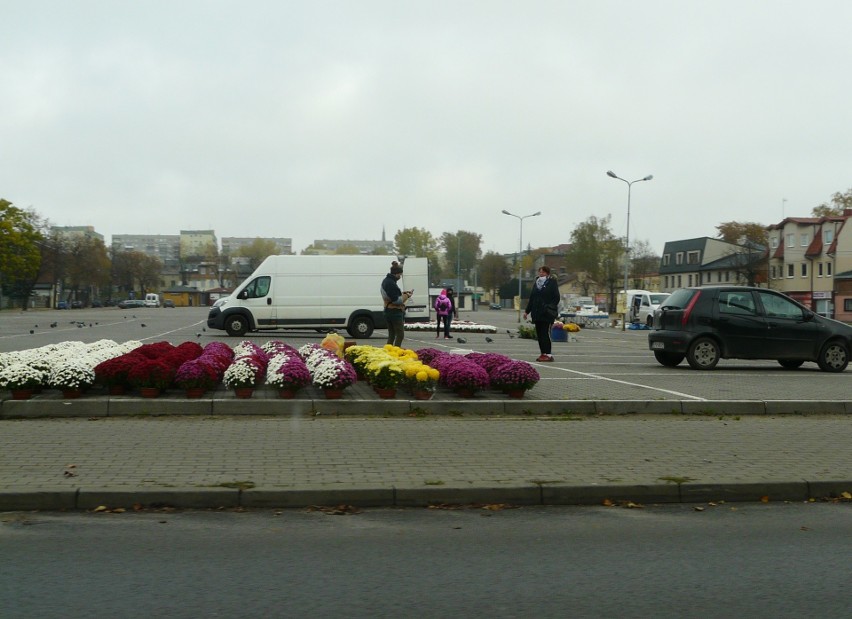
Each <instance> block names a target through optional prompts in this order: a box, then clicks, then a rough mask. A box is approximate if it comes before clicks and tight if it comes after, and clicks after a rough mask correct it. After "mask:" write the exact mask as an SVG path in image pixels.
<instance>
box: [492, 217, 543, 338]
mask: <svg viewBox="0 0 852 619" xmlns="http://www.w3.org/2000/svg"><path fill="white" fill-rule="evenodd" d="M501 212H502V213H503V214H504V215H509V216H510V217H516V218H517V219H518V223H519V224H520V231H519V232H518V322H521V277H522V275H523V273H524V263H523V251H524V220H525V219H526V218H527V217H536V216H537V215H541V211H538V212H535V213H532V214H530V215H524V216H523V217H522V216H520V215H515V214H514V213H510V212H509V211H507V210H506V209H503V210H502V211H501Z"/></svg>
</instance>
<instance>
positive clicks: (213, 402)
mask: <svg viewBox="0 0 852 619" xmlns="http://www.w3.org/2000/svg"><path fill="white" fill-rule="evenodd" d="M294 412H299V413H302V414H314V415H332V416H340V417H344V416H345V417H371V416H380V417H405V416H419V415H446V416H452V417H487V416H492V417H522V416H560V415H843V414H852V400H847V401H810V400H808V401H806V400H798V401H789V400H767V401H762V400H700V401H696V400H534V399H522V400H508V399H505V398H494V399H486V398H472V399H432V400H408V399H403V398H399V399H393V400H378V399H376V400H367V399H353V400H348V399H340V400H325V399H314V398H301V399H293V400H282V399H276V398H266V397H260V398H252V399H248V400H236V399H234V398H216V397H212V398H202V399H185V398H176V397H160V398H156V399H146V398H131V397H123V396H122V397H108V396H94V397H89V398H86V397H83V398H80V399H75V400H62V399H55V398H52V397H50V396H48V397H44V398H34V399H31V400H9V399H7V400H3V401H2V402H0V419H37V418H46V417H57V418H60V417H121V416H134V415H140V416H145V415H150V416H160V415H199V416H204V415H213V416H234V415H272V416H274V415H290V414H292V413H294Z"/></svg>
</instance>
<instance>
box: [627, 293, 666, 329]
mask: <svg viewBox="0 0 852 619" xmlns="http://www.w3.org/2000/svg"><path fill="white" fill-rule="evenodd" d="M668 296H669V293H668V292H650V291H648V290H628V291H627V299H626V302H627V305H626V313H627V322H638V323H642V324H646V325H648V326H649V327H650V326H653V324H654V310H655V309H658V308H659V307H660V304H661V303H662V302H663V301H665V300H666V299H667V298H668ZM623 302H624V291H623V290H621V291H619V293H618V307H619V310H620V311H619V314H623V313H625V309H624V308H625V306H624V305H622V303H623Z"/></svg>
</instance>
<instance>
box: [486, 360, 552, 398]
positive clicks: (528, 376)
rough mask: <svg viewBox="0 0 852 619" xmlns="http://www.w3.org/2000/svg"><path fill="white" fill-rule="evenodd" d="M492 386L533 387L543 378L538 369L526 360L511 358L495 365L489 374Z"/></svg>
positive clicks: (525, 388) (504, 387)
mask: <svg viewBox="0 0 852 619" xmlns="http://www.w3.org/2000/svg"><path fill="white" fill-rule="evenodd" d="M489 378H490V380H491V386H492V387H497V388H501V389H510V390H518V389H523V390H525V391H526V390H527V389H532V388H533V387H534V386H535V385H536V383H537V382H538V381H539V380H540V379H541V377H540V376H539V373H538V371H537V370H536V369H535V368H534V367H533V366H532V365H531V364H529V363H527V362H526V361H516V360H509V361H507V362H505V363H503V364H501V365H498V366H496V367H494V369H493V370H492V371H491V373H490V374H489Z"/></svg>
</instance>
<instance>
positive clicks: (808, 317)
mask: <svg viewBox="0 0 852 619" xmlns="http://www.w3.org/2000/svg"><path fill="white" fill-rule="evenodd" d="M814 316H816V314H814V312H812V311H811V310H805V313H804V321H805V322H810V321H811V320H813V319H814Z"/></svg>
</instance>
